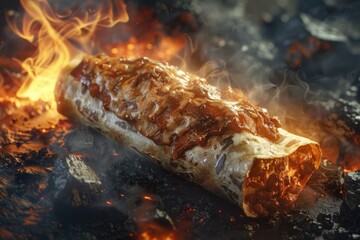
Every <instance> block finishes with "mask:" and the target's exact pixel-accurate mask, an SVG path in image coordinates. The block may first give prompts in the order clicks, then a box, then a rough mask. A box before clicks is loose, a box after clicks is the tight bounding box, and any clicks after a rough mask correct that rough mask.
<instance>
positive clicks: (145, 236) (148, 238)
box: [139, 232, 175, 240]
mask: <svg viewBox="0 0 360 240" xmlns="http://www.w3.org/2000/svg"><path fill="white" fill-rule="evenodd" d="M174 239H175V236H174V233H168V234H165V235H162V236H153V235H152V234H151V233H149V232H142V233H141V234H140V236H139V240H174Z"/></svg>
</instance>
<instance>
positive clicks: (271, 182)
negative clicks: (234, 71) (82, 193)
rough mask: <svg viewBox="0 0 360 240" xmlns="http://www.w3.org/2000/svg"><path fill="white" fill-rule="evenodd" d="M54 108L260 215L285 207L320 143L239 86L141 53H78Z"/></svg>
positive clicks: (297, 190)
mask: <svg viewBox="0 0 360 240" xmlns="http://www.w3.org/2000/svg"><path fill="white" fill-rule="evenodd" d="M55 95H56V100H57V106H58V110H59V112H60V113H62V114H63V115H65V116H67V117H69V118H70V119H72V120H74V121H78V122H80V123H83V124H86V125H89V126H92V127H94V128H98V129H100V130H101V131H102V132H104V133H105V134H106V135H108V136H110V137H112V138H114V139H116V140H117V141H119V142H121V143H123V144H127V145H129V146H131V147H132V148H134V149H136V150H137V151H139V152H141V153H143V154H145V155H147V156H149V157H150V158H151V159H153V160H155V161H156V162H158V163H159V164H160V165H162V166H163V167H164V168H166V169H168V170H169V171H171V172H173V173H176V174H179V175H182V176H185V177H186V178H187V179H189V180H191V181H194V182H196V183H198V184H199V185H201V186H203V187H204V188H206V189H208V190H209V191H211V192H214V193H216V194H218V195H220V196H224V197H226V198H228V199H229V200H231V201H232V202H234V203H236V204H238V205H239V206H241V207H242V208H243V209H244V212H245V214H246V215H247V216H250V217H259V216H268V215H272V214H275V213H282V212H286V211H289V210H290V209H291V208H292V207H293V205H294V203H295V201H296V199H297V196H298V195H299V193H300V192H301V190H302V189H303V187H304V186H305V184H306V182H307V181H308V179H309V178H310V176H311V175H312V174H313V172H314V171H315V170H316V169H317V168H318V166H319V163H320V158H321V151H320V148H319V144H317V143H316V142H313V141H311V140H309V139H306V138H303V137H300V136H296V135H293V134H291V133H289V132H287V131H286V130H284V129H282V128H281V124H280V122H279V120H278V119H277V118H274V117H270V116H269V115H268V113H267V111H266V110H265V109H263V108H259V107H255V106H253V105H252V104H250V103H249V102H248V101H247V99H246V98H245V97H244V95H243V94H242V92H241V91H240V90H236V89H231V88H230V87H229V88H227V89H221V90H219V89H217V88H216V87H214V86H212V85H209V84H208V83H207V81H206V80H205V79H203V78H200V77H198V76H196V75H192V74H189V73H186V72H184V71H181V70H179V69H178V68H176V67H174V66H170V65H167V64H162V63H159V62H157V61H154V60H150V59H147V58H139V59H122V58H120V59H119V58H110V57H107V56H85V57H83V59H82V60H81V62H80V63H76V64H70V65H69V67H68V68H66V69H64V71H63V74H62V76H61V78H60V79H59V80H58V82H57V86H56V91H55Z"/></svg>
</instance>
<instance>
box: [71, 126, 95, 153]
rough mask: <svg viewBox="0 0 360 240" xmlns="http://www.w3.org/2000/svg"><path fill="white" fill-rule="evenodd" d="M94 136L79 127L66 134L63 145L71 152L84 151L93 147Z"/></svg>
mask: <svg viewBox="0 0 360 240" xmlns="http://www.w3.org/2000/svg"><path fill="white" fill-rule="evenodd" d="M93 143H94V136H93V135H92V134H91V133H90V132H89V131H88V130H87V129H79V130H78V131H74V132H71V133H69V134H68V135H66V137H65V145H66V147H67V149H68V150H69V151H70V152H72V153H82V152H84V151H85V152H86V151H88V150H89V149H91V148H92V147H93Z"/></svg>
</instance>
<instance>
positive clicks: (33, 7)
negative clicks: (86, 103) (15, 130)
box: [9, 0, 128, 106]
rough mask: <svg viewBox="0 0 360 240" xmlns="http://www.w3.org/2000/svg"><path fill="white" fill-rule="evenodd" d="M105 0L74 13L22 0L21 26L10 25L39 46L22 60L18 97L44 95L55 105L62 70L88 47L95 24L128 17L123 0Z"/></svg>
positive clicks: (40, 1)
mask: <svg viewBox="0 0 360 240" xmlns="http://www.w3.org/2000/svg"><path fill="white" fill-rule="evenodd" d="M104 3H105V4H103V5H101V6H100V8H99V9H97V10H96V11H95V12H89V11H87V12H85V13H83V14H81V15H80V16H79V15H77V16H73V15H74V14H73V12H68V13H66V14H60V13H57V12H55V11H54V10H53V9H52V8H51V7H50V5H49V3H48V2H47V0H21V4H22V6H23V8H24V9H25V11H26V13H25V15H24V17H23V21H22V27H21V28H20V27H18V26H17V25H16V24H15V23H14V22H12V21H9V25H10V27H11V28H12V30H13V31H14V32H15V33H16V34H18V35H19V36H20V37H22V38H23V39H25V40H27V41H29V42H31V43H32V44H34V45H35V46H37V51H36V53H35V54H34V55H33V56H31V57H29V58H27V59H25V60H24V61H23V62H21V66H22V68H23V69H24V70H25V71H26V73H27V76H26V78H25V79H24V83H23V84H22V86H21V87H20V89H19V91H18V92H17V96H18V97H23V98H29V99H31V100H38V99H42V100H44V101H48V102H50V103H51V105H52V106H54V105H55V100H54V95H53V92H54V89H55V83H56V80H57V79H58V77H59V74H60V72H61V70H62V69H63V68H64V67H65V66H67V65H68V64H69V63H70V61H71V60H72V59H74V58H76V56H77V55H79V54H81V53H83V52H88V51H89V49H90V47H91V43H92V42H91V38H92V36H93V34H94V32H95V30H96V27H98V26H101V27H112V26H114V25H116V24H117V23H119V22H126V21H128V15H127V13H126V5H125V4H124V2H123V1H122V0H114V1H104ZM77 46H81V50H80V48H79V47H77Z"/></svg>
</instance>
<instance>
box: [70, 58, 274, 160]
mask: <svg viewBox="0 0 360 240" xmlns="http://www.w3.org/2000/svg"><path fill="white" fill-rule="evenodd" d="M71 75H72V76H74V77H75V79H77V80H79V81H80V82H81V83H82V85H83V87H84V91H90V94H91V96H93V97H95V98H98V99H100V100H101V101H102V102H103V105H104V108H105V109H106V110H108V111H111V112H113V113H114V114H116V115H117V116H118V117H119V118H121V119H124V120H126V121H128V122H130V123H131V124H132V125H133V126H134V128H135V129H136V130H137V131H139V132H140V133H141V134H143V135H144V136H146V137H148V138H150V139H151V140H153V141H154V142H155V143H157V144H159V145H168V146H171V147H172V153H173V159H179V158H180V157H181V156H182V155H183V154H184V152H185V151H186V150H188V149H190V148H192V147H194V146H197V145H200V146H205V145H206V143H207V140H208V139H209V138H210V137H212V136H221V135H224V134H227V133H234V132H241V131H248V132H251V133H253V134H256V135H259V136H262V137H265V138H268V139H270V140H273V141H275V140H276V139H277V137H278V132H277V127H279V126H280V123H279V121H278V120H277V119H275V118H271V117H269V116H268V115H267V113H266V111H264V109H261V108H257V107H254V106H253V105H251V104H250V103H249V102H248V101H247V100H246V99H245V97H244V96H243V94H242V93H241V92H240V91H239V90H236V91H235V90H232V89H230V88H228V89H226V90H223V91H218V90H216V89H215V88H214V87H212V86H210V85H209V84H208V83H207V81H206V80H205V79H203V78H199V77H197V76H195V75H191V74H187V73H184V72H182V71H180V70H178V69H177V68H175V67H172V66H167V65H163V64H161V63H159V62H155V61H153V60H149V59H146V58H140V59H136V60H129V59H115V58H109V57H106V56H99V57H92V56H89V57H86V58H84V60H83V61H82V62H81V64H80V65H78V66H77V67H76V68H75V69H74V70H73V71H72V72H71Z"/></svg>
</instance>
